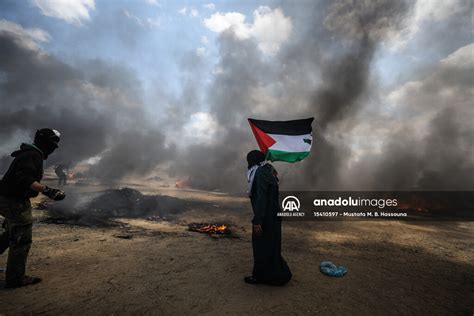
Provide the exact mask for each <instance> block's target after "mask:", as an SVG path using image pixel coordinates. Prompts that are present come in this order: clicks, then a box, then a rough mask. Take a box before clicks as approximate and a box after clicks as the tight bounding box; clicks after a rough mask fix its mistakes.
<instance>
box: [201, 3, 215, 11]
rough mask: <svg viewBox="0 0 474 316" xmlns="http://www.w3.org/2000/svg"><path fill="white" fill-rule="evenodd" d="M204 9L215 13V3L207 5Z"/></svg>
mask: <svg viewBox="0 0 474 316" xmlns="http://www.w3.org/2000/svg"><path fill="white" fill-rule="evenodd" d="M204 7H205V8H206V9H209V10H212V11H214V10H215V9H216V5H215V4H214V3H208V4H205V5H204Z"/></svg>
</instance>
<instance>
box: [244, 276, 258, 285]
mask: <svg viewBox="0 0 474 316" xmlns="http://www.w3.org/2000/svg"><path fill="white" fill-rule="evenodd" d="M244 281H245V283H248V284H258V283H259V282H258V281H257V279H255V278H254V277H253V276H248V277H245V278H244Z"/></svg>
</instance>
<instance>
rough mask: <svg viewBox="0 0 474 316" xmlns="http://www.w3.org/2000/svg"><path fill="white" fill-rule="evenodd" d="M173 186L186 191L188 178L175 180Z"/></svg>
mask: <svg viewBox="0 0 474 316" xmlns="http://www.w3.org/2000/svg"><path fill="white" fill-rule="evenodd" d="M175 186H176V188H178V189H188V188H189V178H186V179H182V180H177V181H176V182H175Z"/></svg>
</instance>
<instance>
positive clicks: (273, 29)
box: [204, 6, 293, 55]
mask: <svg viewBox="0 0 474 316" xmlns="http://www.w3.org/2000/svg"><path fill="white" fill-rule="evenodd" d="M253 17H254V21H253V24H252V23H247V22H246V21H245V19H246V17H245V15H243V14H241V13H238V12H227V13H220V12H217V13H214V14H213V15H212V16H211V17H210V18H208V19H206V20H204V24H205V26H206V27H207V28H208V29H210V30H211V31H213V32H216V33H221V32H224V31H226V30H231V31H232V32H233V33H234V34H235V36H236V37H237V38H238V39H241V40H245V39H249V38H254V39H255V40H256V41H257V43H258V48H259V49H260V50H261V51H262V52H263V53H264V54H268V55H273V54H275V53H277V52H278V51H279V49H280V47H281V45H282V44H283V43H284V42H285V41H286V40H287V39H288V38H289V36H290V33H291V30H292V28H293V25H292V22H291V19H290V18H289V17H285V16H284V15H283V12H282V10H281V9H280V8H276V9H274V10H272V9H270V8H269V7H264V6H261V7H259V8H258V9H257V10H255V11H254V12H253Z"/></svg>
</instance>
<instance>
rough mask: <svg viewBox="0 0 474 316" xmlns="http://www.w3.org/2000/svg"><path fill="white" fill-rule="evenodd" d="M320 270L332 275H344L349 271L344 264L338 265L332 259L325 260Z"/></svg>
mask: <svg viewBox="0 0 474 316" xmlns="http://www.w3.org/2000/svg"><path fill="white" fill-rule="evenodd" d="M319 270H320V271H321V272H322V273H324V274H325V275H328V276H332V277H342V276H344V275H345V274H346V273H347V268H346V267H343V266H339V267H338V266H336V265H335V264H334V263H332V262H331V261H323V262H321V264H320V265H319Z"/></svg>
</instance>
